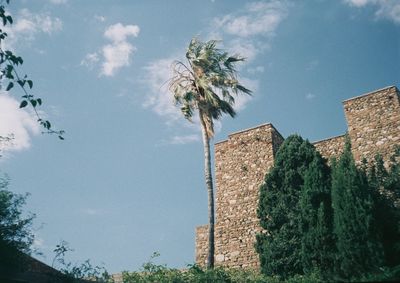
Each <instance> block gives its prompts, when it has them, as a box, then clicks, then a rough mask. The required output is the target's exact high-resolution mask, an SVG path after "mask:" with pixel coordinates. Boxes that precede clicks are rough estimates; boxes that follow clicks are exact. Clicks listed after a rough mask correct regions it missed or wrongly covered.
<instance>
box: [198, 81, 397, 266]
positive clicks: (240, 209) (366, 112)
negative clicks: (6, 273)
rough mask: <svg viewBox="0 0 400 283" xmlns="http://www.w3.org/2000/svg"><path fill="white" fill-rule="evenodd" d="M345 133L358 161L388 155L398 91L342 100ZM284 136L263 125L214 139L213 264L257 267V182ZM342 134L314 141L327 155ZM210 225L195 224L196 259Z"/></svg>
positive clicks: (202, 259) (338, 146)
mask: <svg viewBox="0 0 400 283" xmlns="http://www.w3.org/2000/svg"><path fill="white" fill-rule="evenodd" d="M343 106H344V111H345V115H346V119H347V124H348V134H349V137H350V140H351V143H352V151H353V154H354V157H355V159H356V161H361V159H362V158H364V157H365V158H366V159H367V160H371V159H373V157H374V156H375V154H377V153H380V154H381V155H382V156H383V157H384V159H386V160H387V159H388V158H389V156H390V155H391V154H392V153H393V149H394V147H395V146H396V145H400V95H399V91H398V89H397V88H396V87H394V86H390V87H386V88H383V89H380V90H376V91H374V92H371V93H367V94H364V95H362V96H359V97H354V98H351V99H348V100H346V101H344V102H343ZM283 141H284V138H283V137H282V135H281V134H280V133H279V132H278V131H277V130H276V129H275V128H274V126H272V124H264V125H261V126H258V127H255V128H251V129H247V130H244V131H240V132H237V133H233V134H231V135H229V138H228V140H226V141H222V142H219V143H216V144H215V177H216V178H215V179H216V188H217V192H216V224H215V263H216V265H221V266H229V267H250V268H258V266H259V259H258V255H257V253H256V252H255V248H254V244H255V239H256V234H257V233H259V232H260V231H261V230H262V229H261V227H260V225H259V221H258V218H257V207H258V198H259V187H260V185H261V184H262V182H263V180H264V177H265V174H266V173H267V172H268V170H269V169H270V168H271V166H272V165H273V163H274V158H275V154H276V152H277V150H278V148H279V146H280V145H281V144H282V142H283ZM344 142H345V137H344V135H340V136H337V137H332V138H329V139H325V140H322V141H318V142H315V143H314V145H315V147H316V148H317V150H318V151H319V152H320V153H321V154H322V155H323V156H324V157H325V158H329V157H332V156H337V155H338V154H340V153H341V152H342V150H343V147H344ZM207 233H208V226H207V225H204V226H199V227H197V228H196V263H197V264H199V265H201V266H204V265H205V263H206V259H207V238H208V237H207Z"/></svg>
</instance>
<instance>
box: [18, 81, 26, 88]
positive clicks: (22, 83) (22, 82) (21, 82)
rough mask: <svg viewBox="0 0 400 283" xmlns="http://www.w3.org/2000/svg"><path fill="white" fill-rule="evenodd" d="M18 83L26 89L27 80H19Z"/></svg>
mask: <svg viewBox="0 0 400 283" xmlns="http://www.w3.org/2000/svg"><path fill="white" fill-rule="evenodd" d="M17 83H18V84H19V85H20V86H21V87H24V85H25V80H18V81H17Z"/></svg>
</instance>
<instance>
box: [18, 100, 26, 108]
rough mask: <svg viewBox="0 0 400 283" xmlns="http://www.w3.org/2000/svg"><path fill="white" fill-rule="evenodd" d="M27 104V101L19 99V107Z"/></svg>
mask: <svg viewBox="0 0 400 283" xmlns="http://www.w3.org/2000/svg"><path fill="white" fill-rule="evenodd" d="M27 105H28V101H26V100H22V101H21V104H20V105H19V108H24V107H25V106H27Z"/></svg>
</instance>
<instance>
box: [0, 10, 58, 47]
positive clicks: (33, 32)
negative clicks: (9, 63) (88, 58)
mask: <svg viewBox="0 0 400 283" xmlns="http://www.w3.org/2000/svg"><path fill="white" fill-rule="evenodd" d="M14 18H15V20H16V21H15V22H14V24H13V25H9V26H6V27H4V30H5V31H6V32H7V34H8V37H7V40H6V41H5V43H6V44H7V48H10V49H13V48H14V46H15V45H16V44H17V42H20V41H22V42H24V43H27V42H28V43H29V42H30V41H33V40H34V39H35V37H36V36H37V35H38V34H40V33H45V34H48V35H51V34H53V33H55V32H58V31H60V30H62V21H61V20H60V19H59V18H54V17H51V16H50V15H48V14H44V13H40V14H33V13H31V12H30V11H29V10H28V9H22V10H20V11H19V12H18V15H17V16H16V17H14Z"/></svg>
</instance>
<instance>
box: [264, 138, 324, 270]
mask: <svg viewBox="0 0 400 283" xmlns="http://www.w3.org/2000/svg"><path fill="white" fill-rule="evenodd" d="M315 156H316V155H315V149H314V147H313V145H311V144H310V143H309V142H308V141H305V140H303V139H302V138H301V137H300V136H298V135H292V136H290V137H288V138H287V139H286V140H285V142H284V143H283V144H282V146H281V147H280V149H279V151H278V153H277V155H276V160H275V165H274V167H273V168H272V169H271V171H270V172H269V174H267V176H266V179H265V184H264V185H262V186H261V188H260V202H259V208H258V217H259V218H260V223H261V226H262V227H263V228H264V229H265V230H266V231H267V232H266V233H262V234H259V235H258V236H257V243H256V249H257V252H258V253H259V256H260V262H261V269H262V272H263V273H264V274H268V275H280V276H283V277H288V276H291V275H294V274H302V273H303V264H302V256H301V255H302V235H301V229H300V224H301V215H302V214H301V208H300V202H299V200H300V195H301V189H302V186H303V184H304V177H303V176H304V174H305V172H306V170H307V169H308V166H309V164H310V163H311V162H312V161H313V159H314V158H315Z"/></svg>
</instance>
